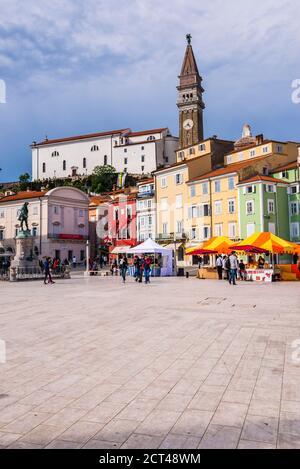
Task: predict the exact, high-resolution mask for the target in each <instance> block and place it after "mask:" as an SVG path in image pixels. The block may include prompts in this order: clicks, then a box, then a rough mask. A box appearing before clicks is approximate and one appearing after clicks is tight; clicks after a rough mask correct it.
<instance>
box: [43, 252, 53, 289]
mask: <svg viewBox="0 0 300 469" xmlns="http://www.w3.org/2000/svg"><path fill="white" fill-rule="evenodd" d="M44 274H45V277H44V284H45V285H47V280H48V283H55V282H53V280H52V276H51V265H50V257H46V259H45V262H44Z"/></svg>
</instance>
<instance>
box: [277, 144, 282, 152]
mask: <svg viewBox="0 0 300 469" xmlns="http://www.w3.org/2000/svg"><path fill="white" fill-rule="evenodd" d="M277 153H283V146H282V145H277Z"/></svg>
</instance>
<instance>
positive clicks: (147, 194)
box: [137, 189, 155, 199]
mask: <svg viewBox="0 0 300 469" xmlns="http://www.w3.org/2000/svg"><path fill="white" fill-rule="evenodd" d="M154 195H155V190H154V189H152V190H149V191H145V192H138V194H137V198H138V199H148V198H149V197H154Z"/></svg>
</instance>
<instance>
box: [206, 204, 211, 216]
mask: <svg viewBox="0 0 300 469" xmlns="http://www.w3.org/2000/svg"><path fill="white" fill-rule="evenodd" d="M207 212H208V216H209V217H210V215H211V206H210V205H208V206H207Z"/></svg>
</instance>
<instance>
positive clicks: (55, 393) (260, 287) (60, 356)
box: [0, 276, 300, 449]
mask: <svg viewBox="0 0 300 469" xmlns="http://www.w3.org/2000/svg"><path fill="white" fill-rule="evenodd" d="M0 292H1V309H0V339H2V340H4V341H5V343H6V351H7V357H6V363H4V364H0V377H1V378H0V447H1V448H46V447H47V448H98V449H101V448H104V449H105V448H112V449H113V448H173V449H181V448H182V449H183V448H192V449H196V448H261V449H262V448H266V449H270V448H300V353H299V352H298V350H297V347H298V349H299V344H297V342H295V341H299V339H300V288H299V284H296V283H284V282H282V283H275V284H270V285H267V284H256V283H244V284H239V285H238V286H237V287H230V286H229V285H228V284H227V283H226V282H217V281H199V280H196V279H194V278H190V279H185V278H165V279H154V280H153V281H152V283H151V284H150V285H149V286H146V285H144V284H143V285H137V284H136V283H135V282H133V280H131V279H128V282H127V284H126V285H123V284H121V282H120V279H119V278H89V279H84V278H81V277H79V276H78V277H74V278H72V279H70V280H65V281H59V280H58V281H57V283H56V284H55V285H46V286H45V285H43V284H41V282H39V281H36V282H19V283H18V284H10V283H6V282H1V283H0Z"/></svg>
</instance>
